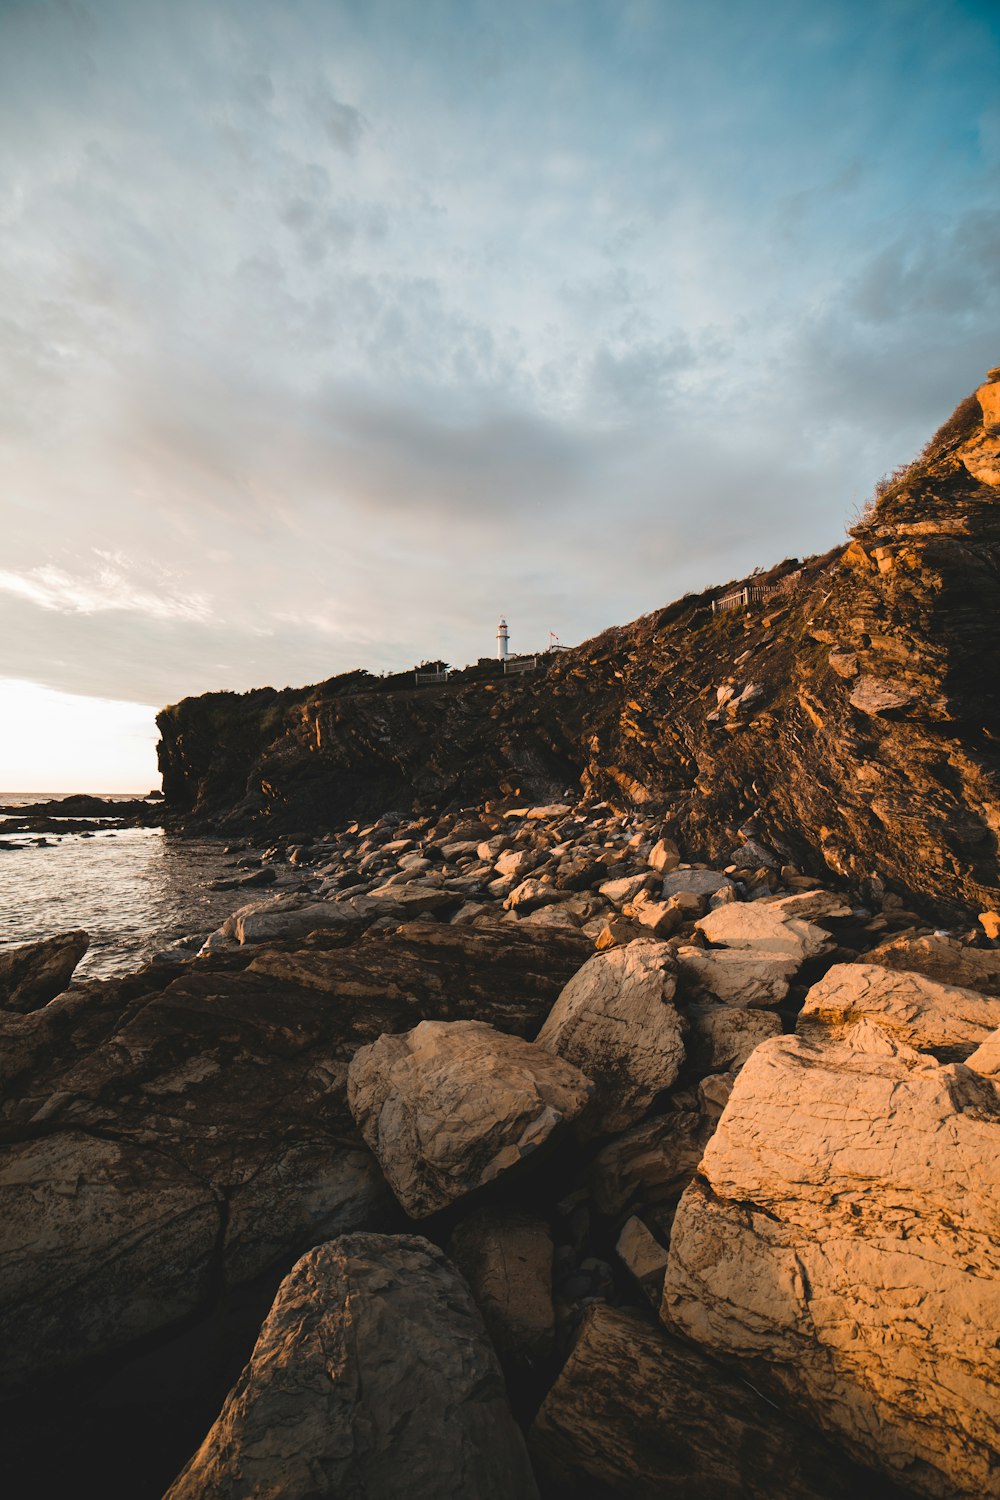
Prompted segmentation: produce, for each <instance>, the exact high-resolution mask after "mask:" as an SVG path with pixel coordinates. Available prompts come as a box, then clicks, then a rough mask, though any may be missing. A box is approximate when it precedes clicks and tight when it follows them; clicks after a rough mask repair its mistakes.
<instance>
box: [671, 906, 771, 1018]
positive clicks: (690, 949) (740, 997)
mask: <svg viewBox="0 0 1000 1500" xmlns="http://www.w3.org/2000/svg"><path fill="white" fill-rule="evenodd" d="M719 909H720V910H724V911H725V910H728V909H729V908H728V907H720V908H719ZM676 957H677V963H678V966H679V968H680V971H681V973H682V975H683V976H684V980H685V983H686V985H687V987H688V989H689V990H693V991H694V992H695V994H699V995H702V996H706V997H707V998H708V999H710V1000H719V1001H721V1002H722V1004H723V1005H733V1006H738V1007H739V1008H741V1009H757V1008H763V1009H766V1008H767V1007H768V1006H774V1005H780V1004H781V1002H782V1000H784V998H785V996H786V995H787V994H788V986H789V983H790V982H791V980H792V978H793V976H794V975H795V973H796V972H797V971H798V968H799V959H798V958H796V957H795V956H794V955H793V954H791V953H764V952H761V951H760V950H758V949H746V948H696V947H695V946H694V945H693V944H689V945H686V946H684V947H681V948H678V949H677V955H676Z"/></svg>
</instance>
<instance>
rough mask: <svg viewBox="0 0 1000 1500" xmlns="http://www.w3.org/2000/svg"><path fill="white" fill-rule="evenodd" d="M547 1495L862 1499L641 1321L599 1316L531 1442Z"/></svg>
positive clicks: (838, 1472) (780, 1421)
mask: <svg viewBox="0 0 1000 1500" xmlns="http://www.w3.org/2000/svg"><path fill="white" fill-rule="evenodd" d="M528 1440H529V1443H530V1446H531V1453H532V1457H533V1458H534V1460H535V1466H536V1469H537V1471H538V1474H539V1477H540V1478H541V1479H542V1480H543V1481H544V1483H545V1485H546V1490H545V1492H546V1494H554V1495H559V1496H566V1497H569V1496H573V1497H577V1496H579V1497H584V1496H601V1497H602V1500H603V1497H611V1496H621V1497H622V1500H668V1497H670V1500H674V1497H676V1500H778V1497H780V1500H855V1497H856V1496H857V1495H858V1494H859V1491H858V1489H857V1488H856V1487H855V1485H854V1484H853V1483H852V1476H851V1474H850V1473H849V1470H850V1468H851V1466H850V1465H848V1464H846V1463H845V1462H844V1461H843V1460H842V1459H840V1458H838V1456H837V1455H835V1454H833V1453H831V1452H830V1451H829V1449H828V1448H827V1447H826V1445H825V1444H824V1443H823V1441H822V1440H821V1439H820V1438H819V1437H818V1436H816V1435H814V1434H811V1433H809V1432H804V1431H802V1430H801V1428H796V1427H795V1426H794V1425H793V1424H792V1423H791V1422H789V1421H788V1419H787V1418H786V1417H785V1416H784V1414H783V1413H782V1412H781V1411H779V1410H778V1409H777V1408H776V1407H774V1406H772V1405H771V1404H770V1402H768V1401H766V1400H764V1398H763V1397H762V1396H759V1395H758V1394H757V1392H756V1391H755V1390H754V1389H753V1388H752V1387H751V1386H750V1385H748V1384H747V1383H746V1382H745V1381H743V1380H740V1379H738V1378H736V1377H735V1376H731V1375H729V1374H727V1373H726V1372H725V1371H723V1370H720V1369H719V1368H718V1366H717V1365H714V1364H712V1363H710V1362H709V1361H708V1360H707V1359H705V1358H703V1357H702V1356H701V1355H700V1354H699V1352H698V1351H697V1350H696V1349H692V1348H691V1347H690V1346H689V1345H685V1344H682V1343H680V1342H679V1341H678V1340H676V1339H671V1338H669V1337H667V1336H666V1335H665V1334H664V1333H663V1332H662V1330H660V1329H658V1328H655V1327H652V1326H651V1325H650V1324H649V1323H647V1322H645V1321H644V1320H643V1319H642V1318H640V1317H638V1316H637V1315H636V1314H635V1313H634V1312H631V1311H627V1310H626V1309H624V1308H617V1307H607V1306H605V1305H603V1304H601V1303H597V1304H596V1305H594V1306H593V1307H591V1308H589V1309H588V1311H587V1313H586V1315H585V1317H584V1321H583V1327H582V1329H581V1331H580V1336H579V1338H578V1340H577V1342H576V1344H575V1346H574V1348H573V1352H572V1354H571V1355H570V1357H569V1359H568V1360H567V1362H566V1365H565V1367H564V1369H563V1371H562V1374H561V1375H560V1376H559V1379H558V1380H557V1381H556V1384H555V1385H554V1386H553V1388H552V1390H551V1391H550V1392H549V1394H548V1396H547V1397H546V1398H545V1402H544V1404H543V1406H542V1408H541V1410H540V1412H539V1413H538V1416H537V1417H536V1419H535V1423H534V1426H533V1427H532V1429H531V1432H530V1434H529V1439H528Z"/></svg>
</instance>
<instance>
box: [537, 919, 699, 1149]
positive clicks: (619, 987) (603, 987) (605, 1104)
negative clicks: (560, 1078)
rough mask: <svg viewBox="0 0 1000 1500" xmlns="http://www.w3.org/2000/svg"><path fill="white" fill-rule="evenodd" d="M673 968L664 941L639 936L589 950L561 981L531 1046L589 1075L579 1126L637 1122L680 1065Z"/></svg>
mask: <svg viewBox="0 0 1000 1500" xmlns="http://www.w3.org/2000/svg"><path fill="white" fill-rule="evenodd" d="M676 988H677V977H676V968H675V965H674V961H673V956H672V954H671V951H670V949H669V948H668V947H667V945H666V944H665V943H657V942H654V941H652V940H650V939H639V940H638V941H637V942H634V943H629V944H628V945H627V946H626V947H624V948H609V949H607V950H606V951H605V952H603V953H597V954H595V955H594V957H593V958H592V959H590V961H589V962H588V963H586V964H584V966H583V968H582V969H580V970H579V972H578V973H576V974H574V976H573V978H572V979H571V980H570V981H569V983H568V984H567V985H566V988H565V989H564V990H563V992H562V994H561V995H560V996H559V999H558V1000H557V1001H556V1003H555V1005H554V1006H553V1007H552V1010H551V1011H550V1012H549V1015H548V1017H547V1018H546V1020H545V1022H544V1024H543V1026H542V1029H541V1031H540V1032H539V1033H538V1037H537V1043H538V1046H539V1047H544V1048H546V1049H547V1050H548V1051H550V1052H553V1053H556V1054H558V1056H559V1057H562V1058H565V1059H566V1060H567V1061H569V1062H571V1063H573V1064H574V1065H575V1066H576V1067H578V1068H579V1069H580V1070H581V1071H582V1072H583V1073H585V1074H586V1076H587V1077H588V1078H590V1079H592V1080H593V1083H594V1097H593V1100H592V1101H591V1103H590V1105H589V1107H588V1110H587V1114H586V1117H585V1119H583V1120H581V1122H580V1128H581V1130H583V1131H584V1132H585V1133H586V1134H600V1133H612V1132H614V1131H618V1130H624V1129H625V1128H626V1127H627V1126H629V1125H634V1124H635V1123H636V1121H637V1120H640V1119H642V1117H643V1115H644V1114H645V1113H646V1111H647V1109H648V1108H649V1106H650V1105H651V1104H652V1102H653V1100H654V1099H655V1098H656V1097H657V1095H658V1094H661V1093H662V1092H663V1091H664V1089H668V1088H669V1087H670V1085H671V1084H672V1083H673V1082H674V1080H675V1079H676V1077H677V1075H678V1073H679V1072H680V1069H681V1066H682V1064H683V1062H684V1056H685V1051H684V1031H685V1027H684V1021H683V1019H682V1017H681V1015H680V1013H679V1012H678V1010H677V1007H676V1006H675V1004H674V994H675V992H676Z"/></svg>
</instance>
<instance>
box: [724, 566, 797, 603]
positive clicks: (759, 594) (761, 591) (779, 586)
mask: <svg viewBox="0 0 1000 1500" xmlns="http://www.w3.org/2000/svg"><path fill="white" fill-rule="evenodd" d="M801 579H802V569H801V568H799V569H798V570H797V571H796V572H794V573H787V574H786V575H785V577H784V578H780V579H779V580H778V582H777V583H749V584H747V586H746V588H743V589H737V590H736V592H735V593H733V594H723V596H722V598H721V599H713V600H712V613H713V615H718V614H722V613H724V612H725V611H726V610H727V609H747V608H749V606H750V605H751V604H760V603H762V602H763V601H764V600H765V599H773V598H774V597H775V595H777V594H791V593H793V592H794V590H795V589H796V588H798V585H799V583H800V582H801Z"/></svg>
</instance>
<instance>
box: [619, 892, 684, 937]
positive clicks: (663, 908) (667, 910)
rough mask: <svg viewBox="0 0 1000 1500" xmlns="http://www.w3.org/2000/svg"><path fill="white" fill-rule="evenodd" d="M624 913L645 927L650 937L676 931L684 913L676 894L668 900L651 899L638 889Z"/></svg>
mask: <svg viewBox="0 0 1000 1500" xmlns="http://www.w3.org/2000/svg"><path fill="white" fill-rule="evenodd" d="M625 915H626V916H629V917H631V919H632V921H633V922H638V924H639V926H640V927H644V928H646V929H647V930H648V932H649V934H650V936H651V937H657V938H665V937H670V935H671V933H674V932H676V931H677V929H678V927H680V925H681V923H682V922H683V921H684V915H685V914H684V910H683V908H682V907H681V905H680V904H679V898H678V897H677V896H671V898H670V900H669V901H652V900H650V898H649V895H648V893H647V892H646V891H640V892H639V894H638V896H636V898H635V900H634V901H632V902H631V903H630V904H629V907H628V911H627V912H626V913H625Z"/></svg>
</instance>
